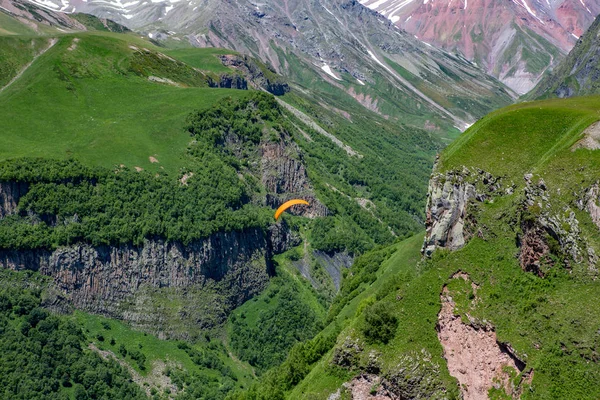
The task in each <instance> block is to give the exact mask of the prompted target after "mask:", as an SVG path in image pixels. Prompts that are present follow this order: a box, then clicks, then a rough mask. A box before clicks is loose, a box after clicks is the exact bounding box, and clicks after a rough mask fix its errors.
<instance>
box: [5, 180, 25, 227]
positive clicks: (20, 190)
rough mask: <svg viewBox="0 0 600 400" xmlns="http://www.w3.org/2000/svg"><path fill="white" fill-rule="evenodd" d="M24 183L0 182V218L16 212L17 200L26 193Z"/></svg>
mask: <svg viewBox="0 0 600 400" xmlns="http://www.w3.org/2000/svg"><path fill="white" fill-rule="evenodd" d="M28 187H29V185H28V184H27V183H24V182H0V218H4V217H6V216H7V215H11V214H14V213H16V212H17V205H18V204H19V199H20V198H21V197H22V196H23V195H25V193H27V189H28Z"/></svg>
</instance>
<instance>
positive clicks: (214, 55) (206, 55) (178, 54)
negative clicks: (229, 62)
mask: <svg viewBox="0 0 600 400" xmlns="http://www.w3.org/2000/svg"><path fill="white" fill-rule="evenodd" d="M165 54H167V55H169V56H171V57H174V58H176V59H178V60H181V61H183V62H185V63H186V64H188V65H190V66H192V67H194V68H199V69H201V70H202V71H209V72H214V73H231V68H229V67H226V66H224V65H223V63H221V60H220V59H219V56H221V55H229V54H237V53H236V52H235V51H232V50H227V49H215V48H210V47H209V48H204V49H196V48H194V49H175V50H167V51H165Z"/></svg>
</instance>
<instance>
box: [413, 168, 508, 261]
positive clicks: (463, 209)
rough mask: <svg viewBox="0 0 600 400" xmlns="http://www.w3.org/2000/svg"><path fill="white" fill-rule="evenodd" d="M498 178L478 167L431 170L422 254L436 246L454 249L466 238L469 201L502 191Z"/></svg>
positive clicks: (500, 193) (462, 243) (430, 251)
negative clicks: (441, 171)
mask: <svg viewBox="0 0 600 400" xmlns="http://www.w3.org/2000/svg"><path fill="white" fill-rule="evenodd" d="M501 187H502V186H501V179H500V178H497V177H494V176H492V175H491V174H490V173H487V172H485V171H482V170H470V169H467V168H463V170H462V171H449V172H447V173H446V174H434V175H433V176H432V177H431V179H430V181H429V190H428V195H427V219H426V221H425V226H426V229H427V231H426V233H425V241H424V243H423V248H422V252H423V254H425V255H427V256H430V255H431V254H432V253H433V251H434V250H435V249H436V248H445V249H449V250H458V249H460V248H461V247H463V246H464V245H465V243H466V241H467V240H468V238H469V235H468V233H467V232H465V224H466V222H467V217H468V212H467V211H468V210H467V207H468V205H469V202H471V201H472V200H474V201H478V202H483V201H485V200H487V199H490V198H492V197H493V196H495V195H502V192H501V191H500V189H501Z"/></svg>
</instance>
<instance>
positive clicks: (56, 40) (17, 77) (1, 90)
mask: <svg viewBox="0 0 600 400" xmlns="http://www.w3.org/2000/svg"><path fill="white" fill-rule="evenodd" d="M56 42H58V39H55V38H52V39H50V43H49V44H48V47H46V48H45V49H43V50H42V51H40V52H39V53H38V54H36V55H35V56H34V57H33V60H31V61H30V62H29V63H27V64H25V66H24V67H23V68H21V70H20V71H19V72H18V73H17V75H15V76H14V78H12V79H11V80H10V82H8V83H7V84H6V85H5V86H4V87H2V88H0V93H2V92H3V91H4V89H6V88H8V87H10V85H12V84H13V83H14V82H15V81H16V80H17V79H19V78H20V77H21V75H23V73H24V72H25V71H27V69H28V68H29V67H31V64H33V63H34V62H35V60H37V59H38V57H39V56H41V55H42V54H44V53H45V52H47V51H48V50H50V49H51V48H52V46H54V45H55V44H56Z"/></svg>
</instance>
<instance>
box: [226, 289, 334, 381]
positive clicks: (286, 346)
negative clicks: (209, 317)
mask: <svg viewBox="0 0 600 400" xmlns="http://www.w3.org/2000/svg"><path fill="white" fill-rule="evenodd" d="M274 301H277V307H274V308H272V309H269V310H265V311H263V312H261V313H260V314H259V316H258V320H257V323H256V326H255V327H250V326H249V324H248V323H247V322H246V321H245V319H244V318H242V317H237V318H236V317H235V314H234V315H232V318H231V322H232V325H233V327H232V329H231V346H232V347H233V349H234V350H235V352H236V354H238V356H239V357H240V358H241V359H242V360H244V361H248V362H249V363H250V365H252V366H254V367H256V368H257V369H258V371H266V370H267V369H269V368H271V367H273V366H276V365H279V364H281V363H282V362H283V361H284V360H285V357H286V355H287V353H288V351H289V350H290V348H292V346H293V345H294V344H296V343H298V342H299V341H304V340H307V339H309V338H312V337H313V336H314V335H315V334H317V332H319V330H320V329H321V328H322V327H321V326H320V319H319V318H318V316H317V315H316V313H315V312H314V311H313V310H312V309H311V308H310V307H307V304H306V303H305V302H304V301H303V300H302V298H301V297H300V294H299V293H298V289H297V288H296V287H295V286H293V285H285V286H283V287H282V288H281V289H280V290H279V291H278V293H277V294H276V298H275V300H274Z"/></svg>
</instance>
